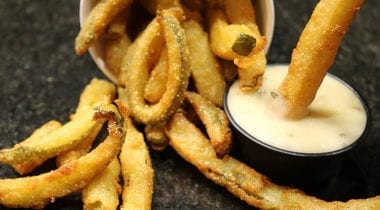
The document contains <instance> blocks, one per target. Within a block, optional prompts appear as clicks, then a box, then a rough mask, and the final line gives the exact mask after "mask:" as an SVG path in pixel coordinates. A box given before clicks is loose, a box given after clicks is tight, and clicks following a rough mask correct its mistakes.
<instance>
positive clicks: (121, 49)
mask: <svg viewBox="0 0 380 210" xmlns="http://www.w3.org/2000/svg"><path fill="white" fill-rule="evenodd" d="M128 9H129V8H127V10H126V11H122V12H121V13H120V14H119V15H118V16H117V17H116V18H115V19H114V20H113V21H112V22H111V23H110V26H109V28H108V30H107V32H106V34H105V35H104V61H105V63H106V65H107V66H108V67H109V69H110V70H111V72H112V74H113V75H114V76H115V77H116V78H118V77H119V74H120V71H121V70H120V69H121V64H122V60H123V58H124V56H125V54H126V53H127V50H128V47H129V46H130V44H131V39H130V37H129V35H128V33H127V19H128V17H129V15H130V14H129V10H128Z"/></svg>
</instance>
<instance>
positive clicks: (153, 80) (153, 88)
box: [144, 46, 169, 104]
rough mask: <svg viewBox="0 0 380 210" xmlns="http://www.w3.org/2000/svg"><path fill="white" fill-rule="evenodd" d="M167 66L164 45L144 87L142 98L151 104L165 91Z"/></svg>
mask: <svg viewBox="0 0 380 210" xmlns="http://www.w3.org/2000/svg"><path fill="white" fill-rule="evenodd" d="M168 67H169V64H168V50H167V48H166V46H164V48H163V49H162V51H161V54H160V58H159V59H158V61H157V63H156V65H155V67H154V68H153V69H152V71H151V72H150V76H149V79H148V82H147V83H146V85H145V89H144V98H145V99H146V100H147V101H149V102H150V103H152V104H154V103H157V102H158V101H159V100H160V99H161V97H162V96H163V95H164V93H165V91H166V82H167V80H168Z"/></svg>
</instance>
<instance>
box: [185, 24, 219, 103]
mask: <svg viewBox="0 0 380 210" xmlns="http://www.w3.org/2000/svg"><path fill="white" fill-rule="evenodd" d="M183 28H184V30H185V34H186V39H187V42H188V45H189V50H190V56H191V59H190V60H189V63H190V68H191V75H192V78H193V80H194V83H195V87H196V89H197V92H199V93H200V94H201V95H202V96H203V97H205V98H207V99H208V100H210V101H212V102H213V103H214V104H216V105H218V106H219V107H222V105H223V102H222V99H223V94H224V90H225V88H226V83H225V81H224V78H223V75H222V73H221V71H222V70H221V67H220V65H219V63H218V61H217V60H216V57H215V55H214V54H213V53H212V51H211V48H210V45H209V41H208V35H207V33H206V32H205V31H203V28H202V26H201V25H200V24H199V23H198V22H196V21H194V20H189V21H186V22H184V23H183Z"/></svg>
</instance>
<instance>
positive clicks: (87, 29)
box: [75, 0, 132, 55]
mask: <svg viewBox="0 0 380 210" xmlns="http://www.w3.org/2000/svg"><path fill="white" fill-rule="evenodd" d="M130 3H132V0H100V1H99V2H98V3H97V4H96V5H95V7H93V8H92V10H91V12H90V14H89V15H88V17H87V18H86V20H85V21H84V23H83V24H82V28H81V30H80V31H79V34H78V35H77V37H76V38H75V52H76V53H77V54H78V55H83V54H84V53H85V52H86V51H87V50H88V48H90V47H91V45H92V44H93V43H94V42H95V41H96V40H97V39H98V38H99V37H100V36H101V35H102V34H103V33H104V32H105V29H106V27H107V25H108V24H109V23H110V22H111V21H112V20H113V19H114V18H115V17H116V16H117V15H118V14H119V13H120V12H121V11H123V10H124V9H125V8H126V7H127V6H128V5H129V4H130Z"/></svg>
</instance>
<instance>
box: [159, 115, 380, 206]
mask: <svg viewBox="0 0 380 210" xmlns="http://www.w3.org/2000/svg"><path fill="white" fill-rule="evenodd" d="M166 132H167V134H168V136H169V138H170V145H171V146H172V147H173V148H174V149H175V150H176V152H177V153H178V154H179V155H180V156H182V157H183V158H184V159H185V160H187V161H188V162H189V163H191V164H192V165H194V166H195V167H197V168H198V170H199V171H200V172H201V173H202V174H203V175H205V176H206V177H207V178H209V179H210V180H212V181H213V182H215V183H216V184H218V185H221V186H223V187H225V188H226V189H227V190H228V191H230V192H231V193H232V194H233V195H235V196H236V197H238V198H240V199H242V200H244V201H245V202H247V203H248V204H249V205H252V206H255V207H258V208H261V209H342V210H343V209H378V208H380V196H377V197H373V198H368V199H356V200H349V201H347V202H340V201H333V202H326V201H323V200H321V199H318V198H316V197H313V196H308V195H306V194H304V193H303V192H302V191H300V190H296V189H292V188H287V187H282V186H278V185H276V184H274V183H272V182H271V181H270V180H269V179H268V178H267V177H266V176H264V175H262V174H260V173H258V172H257V171H255V170H254V169H252V168H250V167H248V166H247V165H245V164H244V163H242V162H240V161H239V160H236V159H234V158H233V157H231V156H229V155H225V156H224V158H223V159H219V158H217V157H216V155H215V152H214V150H213V147H212V146H211V144H210V143H209V141H208V139H207V138H206V137H205V136H204V135H203V133H202V132H201V131H200V130H199V129H198V128H197V127H195V126H194V125H193V124H192V123H191V122H190V121H188V120H187V119H186V117H185V116H184V115H183V114H182V113H176V114H174V115H173V117H172V120H171V122H170V123H169V124H168V127H167V129H166Z"/></svg>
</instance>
